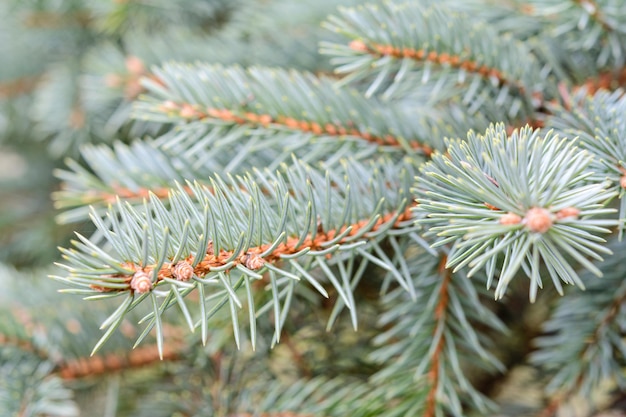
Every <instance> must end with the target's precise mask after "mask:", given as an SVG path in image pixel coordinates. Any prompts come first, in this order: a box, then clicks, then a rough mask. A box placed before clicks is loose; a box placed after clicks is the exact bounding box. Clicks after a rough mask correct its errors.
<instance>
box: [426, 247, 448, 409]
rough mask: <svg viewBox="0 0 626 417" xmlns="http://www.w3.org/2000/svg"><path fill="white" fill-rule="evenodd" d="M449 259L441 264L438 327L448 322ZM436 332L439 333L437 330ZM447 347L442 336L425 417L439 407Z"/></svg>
mask: <svg viewBox="0 0 626 417" xmlns="http://www.w3.org/2000/svg"><path fill="white" fill-rule="evenodd" d="M446 262H447V257H446V256H445V255H444V256H442V257H441V261H440V262H439V268H438V271H439V275H441V276H442V279H443V282H442V283H441V287H440V288H439V301H438V302H437V306H436V307H435V320H436V321H437V326H443V325H444V322H445V320H446V310H447V309H448V302H449V295H448V285H449V283H450V279H451V278H452V272H451V271H450V270H449V269H446ZM435 331H437V330H436V329H435ZM444 345H445V337H444V335H443V334H442V335H441V336H440V337H439V341H438V342H437V346H436V347H435V351H434V353H433V355H432V358H431V365H430V371H429V372H428V382H429V383H430V391H429V392H428V395H427V396H426V410H425V411H424V417H434V416H435V412H436V406H437V388H438V387H439V381H440V375H439V367H440V361H441V359H440V356H441V352H442V351H443V348H444Z"/></svg>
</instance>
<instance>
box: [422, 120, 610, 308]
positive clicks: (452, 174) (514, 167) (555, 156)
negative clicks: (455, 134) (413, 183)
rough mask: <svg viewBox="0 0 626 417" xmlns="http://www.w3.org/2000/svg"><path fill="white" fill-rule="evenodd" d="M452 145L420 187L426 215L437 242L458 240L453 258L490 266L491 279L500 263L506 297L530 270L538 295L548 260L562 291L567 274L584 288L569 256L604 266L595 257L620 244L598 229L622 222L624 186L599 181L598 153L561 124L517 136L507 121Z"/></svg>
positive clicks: (427, 168) (453, 262) (452, 263)
mask: <svg viewBox="0 0 626 417" xmlns="http://www.w3.org/2000/svg"><path fill="white" fill-rule="evenodd" d="M447 144H448V154H446V155H442V154H440V153H436V154H434V155H433V157H432V159H431V160H430V161H429V162H428V163H426V164H425V165H424V166H423V167H422V168H421V173H422V175H421V176H420V177H418V178H417V188H416V190H415V193H416V194H417V201H418V203H419V205H418V207H417V209H416V210H417V211H418V212H419V213H423V214H424V216H423V217H422V218H421V219H418V223H420V224H423V225H425V226H427V227H428V228H429V230H428V232H427V233H428V234H429V235H436V236H437V238H436V239H437V241H436V243H435V246H441V245H444V244H448V243H450V244H451V245H452V248H451V252H450V256H449V258H448V261H447V265H446V266H447V267H453V268H454V271H458V270H460V269H461V268H463V267H465V266H469V267H470V268H471V269H470V271H469V273H468V275H469V276H471V275H473V274H475V273H476V272H477V271H479V270H481V269H483V268H484V269H486V271H487V276H488V281H487V285H488V286H491V283H492V281H493V279H494V277H495V275H496V271H497V270H499V272H500V273H499V279H498V284H497V286H496V290H495V296H496V298H502V297H503V296H504V294H505V292H506V288H507V286H508V284H509V282H510V281H511V280H512V279H513V278H514V277H515V275H516V273H517V272H518V271H519V270H520V269H521V270H522V271H523V272H524V274H526V275H527V276H528V277H529V278H530V280H531V285H530V294H529V295H530V299H531V300H535V298H536V295H537V290H538V288H541V287H542V286H543V283H542V280H541V275H540V267H541V263H542V262H543V264H544V265H545V267H546V268H547V271H548V274H549V276H550V278H551V280H552V282H553V283H554V285H555V287H556V289H557V291H558V292H559V293H562V286H561V283H560V280H562V281H564V282H566V283H568V284H577V285H578V286H579V287H581V288H584V285H583V283H582V281H581V280H580V278H579V277H578V273H577V272H576V271H575V270H574V268H572V266H571V265H570V261H568V260H567V259H568V257H571V259H573V260H574V261H576V262H578V263H579V264H580V265H581V266H583V267H584V268H585V269H588V270H590V271H592V272H593V273H594V274H595V275H597V276H601V275H602V272H601V271H600V270H599V269H598V268H597V267H595V266H594V265H593V264H592V263H591V262H590V261H589V260H588V259H587V257H591V258H593V259H596V260H601V259H602V258H601V256H600V254H601V253H606V254H610V253H611V252H610V250H608V249H607V248H606V247H605V246H604V245H602V244H601V243H603V242H605V240H604V239H602V238H601V237H599V236H598V234H600V233H609V232H610V230H609V229H606V228H605V226H611V225H614V224H615V221H614V220H612V219H610V218H609V217H608V215H609V214H610V213H612V212H613V210H612V209H608V208H605V207H604V206H605V204H607V202H608V201H609V200H610V199H611V198H612V197H614V196H615V194H616V193H615V191H613V190H611V189H610V188H609V183H608V182H589V179H590V177H592V176H593V172H592V171H590V170H588V167H589V166H590V164H591V162H592V156H591V155H589V154H588V153H587V152H585V151H580V150H578V149H577V148H576V147H574V146H573V145H572V143H571V142H570V141H568V140H567V139H565V138H563V139H561V138H558V137H557V136H554V135H553V134H552V132H548V133H546V134H543V135H542V134H541V133H540V131H539V130H535V131H533V130H532V129H530V128H529V127H525V128H522V129H520V130H519V131H515V132H513V133H512V135H511V136H510V137H509V136H508V135H507V133H506V131H505V127H504V125H502V124H498V125H496V126H491V127H490V128H489V129H488V130H487V131H486V132H485V134H484V135H480V134H476V133H474V132H472V131H470V132H469V133H468V137H467V141H452V140H448V141H447ZM596 216H601V218H600V219H593V217H596ZM499 255H503V257H502V258H500V257H499Z"/></svg>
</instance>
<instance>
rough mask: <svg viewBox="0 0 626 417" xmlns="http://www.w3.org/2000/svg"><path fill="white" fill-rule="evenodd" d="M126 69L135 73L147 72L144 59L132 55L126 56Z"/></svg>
mask: <svg viewBox="0 0 626 417" xmlns="http://www.w3.org/2000/svg"><path fill="white" fill-rule="evenodd" d="M125 64H126V69H127V70H128V72H130V73H131V74H134V75H141V74H143V73H144V72H146V66H145V65H144V64H143V61H142V60H141V59H139V58H137V57H136V56H133V55H130V56H128V57H127V58H126V62H125Z"/></svg>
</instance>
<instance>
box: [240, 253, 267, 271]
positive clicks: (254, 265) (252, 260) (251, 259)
mask: <svg viewBox="0 0 626 417" xmlns="http://www.w3.org/2000/svg"><path fill="white" fill-rule="evenodd" d="M239 259H240V261H241V263H243V264H244V266H245V267H246V268H248V269H251V270H253V271H256V270H257V269H261V268H263V265H265V259H263V258H261V257H260V256H259V255H258V254H256V253H250V252H248V253H246V254H245V255H242V256H241V258H239Z"/></svg>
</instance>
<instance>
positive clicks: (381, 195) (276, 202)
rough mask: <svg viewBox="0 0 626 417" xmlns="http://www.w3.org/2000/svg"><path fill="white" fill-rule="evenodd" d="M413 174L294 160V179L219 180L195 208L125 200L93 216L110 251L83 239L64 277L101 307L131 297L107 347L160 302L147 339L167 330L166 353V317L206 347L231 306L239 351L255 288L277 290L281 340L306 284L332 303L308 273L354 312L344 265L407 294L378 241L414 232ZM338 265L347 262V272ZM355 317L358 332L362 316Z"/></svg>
mask: <svg viewBox="0 0 626 417" xmlns="http://www.w3.org/2000/svg"><path fill="white" fill-rule="evenodd" d="M412 167H413V165H412V162H411V161H410V160H406V161H405V162H404V163H403V164H394V163H392V162H391V161H388V160H382V161H379V162H375V163H369V164H363V163H357V162H352V163H350V162H347V161H346V162H345V163H344V164H343V169H342V170H341V171H343V172H341V171H337V170H334V171H332V172H330V171H327V172H326V174H322V173H320V172H318V171H316V170H314V169H313V168H311V167H309V166H307V165H305V164H303V163H301V162H298V161H295V162H294V164H293V165H292V166H290V167H286V168H285V169H284V173H280V172H278V173H275V174H273V173H270V172H267V171H266V172H260V171H257V172H256V173H255V174H249V175H247V176H245V177H237V178H234V177H229V178H228V179H225V180H224V179H221V178H220V177H217V176H216V177H214V178H213V179H211V180H210V184H211V188H210V189H209V188H206V187H202V186H200V185H198V184H189V186H190V187H191V188H192V190H193V198H192V197H190V195H189V194H188V192H187V191H185V190H182V189H181V186H179V187H178V189H176V190H172V191H171V194H170V198H169V204H168V205H169V209H168V208H166V207H165V206H164V204H163V203H162V202H161V201H160V200H159V199H158V198H153V197H151V198H150V199H149V201H146V202H145V203H144V207H139V208H138V207H133V206H131V205H130V204H123V203H122V202H118V203H117V204H116V207H115V208H111V209H109V211H108V212H107V214H106V219H107V220H106V222H105V221H103V220H102V219H101V218H100V217H99V216H97V215H95V214H94V215H92V216H91V217H92V220H93V221H94V223H95V225H96V227H97V228H98V230H99V233H100V234H101V235H102V236H103V238H104V239H105V241H106V247H108V248H110V250H108V251H105V250H103V249H101V248H99V247H98V246H96V245H95V244H94V243H93V242H91V241H89V240H88V239H86V238H84V237H82V236H80V235H78V237H79V240H78V241H75V242H73V243H74V248H72V249H62V252H63V257H64V259H65V261H66V262H65V263H64V264H61V266H62V267H63V268H65V269H66V270H67V271H68V274H67V275H66V276H59V277H56V278H57V279H59V280H61V281H63V282H65V283H67V284H70V285H71V286H74V287H78V288H80V289H79V290H77V291H78V292H80V293H81V294H85V295H87V296H89V297H90V298H101V297H104V298H108V297H115V296H118V295H122V296H123V301H122V303H121V304H120V306H119V307H118V309H117V310H116V311H115V312H114V313H113V314H112V315H111V316H110V317H109V318H108V319H107V320H106V321H105V323H104V324H103V327H108V330H107V332H106V333H105V335H104V336H103V338H102V340H101V342H99V343H98V344H97V346H96V348H98V347H99V346H100V345H101V343H103V342H104V341H105V340H106V339H107V338H108V337H109V336H110V334H111V332H113V331H114V330H115V328H116V327H117V326H118V325H119V324H120V323H121V321H122V320H123V318H124V317H125V315H126V313H127V312H128V311H130V310H131V309H132V308H134V307H135V306H136V305H138V304H139V303H141V302H143V301H146V302H151V303H152V313H150V314H148V315H147V316H146V317H145V318H144V320H143V321H147V322H148V324H147V327H146V330H145V331H144V333H143V334H142V335H141V336H140V337H139V341H141V340H142V339H143V337H145V335H147V334H148V332H149V331H150V329H152V328H153V327H156V330H157V341H160V344H159V346H161V345H162V338H163V335H162V322H161V316H162V315H163V313H164V311H165V310H166V309H168V308H169V307H171V306H173V305H176V304H177V305H178V306H179V307H180V309H181V311H182V312H183V315H184V316H185V318H186V320H187V322H188V324H189V327H190V328H191V329H192V330H193V329H194V328H196V327H201V328H202V339H203V341H206V337H207V333H206V329H207V320H208V319H209V318H210V317H211V316H212V315H214V314H215V312H216V311H217V310H219V309H220V308H221V307H222V306H224V305H226V304H228V305H230V308H231V312H232V320H233V324H234V332H235V340H236V341H237V342H238V340H239V329H238V325H237V323H238V321H237V311H238V309H240V308H241V307H242V305H243V304H242V301H241V300H240V296H239V295H237V293H238V292H240V291H238V290H243V289H245V290H246V298H247V303H248V307H249V310H250V313H251V314H250V329H251V333H252V339H253V340H254V332H255V330H254V329H255V320H256V318H255V314H254V312H255V311H256V309H255V306H254V300H253V299H252V294H251V292H250V285H251V283H252V282H254V281H257V280H261V279H263V280H267V281H265V282H267V283H268V284H269V285H268V287H269V288H268V290H269V291H271V294H272V300H271V301H270V302H269V303H268V304H267V306H266V307H265V308H262V309H261V311H266V310H267V309H272V310H273V311H274V314H275V320H276V322H275V330H276V332H275V341H276V342H278V340H279V337H280V330H281V328H282V326H283V324H284V319H285V314H286V312H287V310H288V307H289V304H290V302H291V299H292V296H293V291H294V288H295V287H294V284H295V283H296V281H297V280H299V279H300V277H303V278H305V279H306V280H307V281H308V282H309V283H310V284H311V285H313V287H315V288H316V289H317V290H318V291H319V292H320V293H321V294H322V295H324V296H327V293H326V291H325V289H324V288H323V287H322V286H321V285H320V283H319V282H318V279H317V278H314V277H313V275H311V274H310V273H309V272H308V270H310V269H312V268H320V269H321V271H323V275H324V276H325V278H327V279H328V281H330V283H332V285H333V286H334V287H335V289H336V290H337V292H338V294H339V295H340V297H341V300H342V302H343V303H345V305H346V306H347V307H348V308H349V309H350V310H351V311H354V310H355V305H354V300H353V298H352V296H351V288H350V274H351V273H352V269H351V267H349V266H346V265H344V264H343V262H346V260H348V262H349V259H352V258H353V257H354V256H359V255H362V256H364V257H365V258H366V259H367V260H368V261H371V262H373V263H375V264H377V265H379V266H381V267H383V268H385V269H387V270H390V271H393V272H394V275H395V276H397V277H398V278H399V283H400V285H403V284H405V281H406V279H407V278H403V274H402V272H401V271H398V270H397V269H396V267H395V265H393V264H392V263H390V261H389V260H388V258H387V257H386V256H385V255H384V254H382V253H381V252H380V249H379V246H378V245H377V243H376V242H377V241H379V240H380V239H382V238H384V237H385V236H386V235H387V234H388V233H392V232H393V231H394V230H396V229H397V228H400V230H399V231H400V232H402V229H403V228H406V231H407V232H410V231H412V229H413V228H412V227H411V224H412V215H411V212H410V210H409V197H408V195H409V187H410V178H411V175H412V174H411V173H412V170H413V168H412ZM258 184H265V188H266V189H267V190H268V191H270V193H269V194H263V193H262V192H261V189H260V186H259V185H258ZM357 201H358V202H357ZM330 264H337V265H338V266H339V272H338V273H337V272H333V271H332V270H331V268H330V267H329V265H330ZM192 291H198V293H199V299H200V300H199V310H200V319H199V320H197V321H195V322H194V321H193V319H192V318H191V313H190V310H189V308H188V307H187V304H186V302H185V300H184V298H185V296H187V295H188V294H189V293H190V292H192ZM161 298H164V300H163V301H162V302H160V301H159V299H161ZM281 300H282V301H281ZM159 302H160V304H159ZM257 314H260V312H257ZM352 319H353V323H354V325H355V326H356V316H354V315H352Z"/></svg>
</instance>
